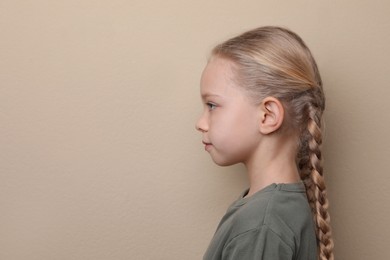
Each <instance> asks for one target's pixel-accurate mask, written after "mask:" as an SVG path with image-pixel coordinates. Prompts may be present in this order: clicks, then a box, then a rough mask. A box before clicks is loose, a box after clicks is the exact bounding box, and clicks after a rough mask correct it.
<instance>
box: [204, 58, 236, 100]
mask: <svg viewBox="0 0 390 260" xmlns="http://www.w3.org/2000/svg"><path fill="white" fill-rule="evenodd" d="M232 87H234V88H237V86H236V83H235V81H234V63H233V62H232V61H230V60H228V59H225V58H220V57H212V58H211V59H210V61H209V62H208V63H207V65H206V67H205V69H204V70H203V73H202V77H201V81H200V92H201V95H202V96H207V95H215V94H217V95H221V94H228V92H230V91H231V88H232Z"/></svg>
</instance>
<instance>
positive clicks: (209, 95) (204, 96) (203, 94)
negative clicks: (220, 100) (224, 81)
mask: <svg viewBox="0 0 390 260" xmlns="http://www.w3.org/2000/svg"><path fill="white" fill-rule="evenodd" d="M201 97H202V98H203V99H205V98H208V97H221V96H220V95H217V94H212V93H202V94H201Z"/></svg>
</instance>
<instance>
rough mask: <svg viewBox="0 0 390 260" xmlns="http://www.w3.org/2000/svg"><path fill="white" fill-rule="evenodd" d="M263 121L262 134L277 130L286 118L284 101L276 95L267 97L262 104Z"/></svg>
mask: <svg viewBox="0 0 390 260" xmlns="http://www.w3.org/2000/svg"><path fill="white" fill-rule="evenodd" d="M260 110H261V121H260V125H259V128H260V129H259V130H260V132H261V133H262V134H271V133H273V132H275V131H277V130H278V129H279V128H280V127H281V125H282V123H283V119H284V108H283V105H282V103H281V102H280V101H279V100H278V99H277V98H274V97H266V98H264V99H263V101H262V102H261V104H260Z"/></svg>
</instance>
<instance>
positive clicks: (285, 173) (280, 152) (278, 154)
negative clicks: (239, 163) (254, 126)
mask: <svg viewBox="0 0 390 260" xmlns="http://www.w3.org/2000/svg"><path fill="white" fill-rule="evenodd" d="M293 141H294V140H293ZM270 142H272V144H271V143H270ZM289 142H290V143H289ZM261 147H267V149H262V150H261V149H260V150H258V151H257V152H256V153H255V154H254V155H253V156H252V158H251V159H249V160H248V161H246V162H244V164H245V166H246V168H247V172H248V178H249V184H250V188H249V192H248V194H247V196H251V195H253V194H254V193H256V192H257V191H259V190H261V189H263V188H264V187H266V186H268V185H270V184H272V183H296V182H299V181H300V180H301V179H300V176H299V172H298V169H297V166H296V163H295V149H292V148H293V147H294V143H291V141H289V140H279V141H277V142H275V140H272V139H271V140H269V142H268V141H266V143H265V144H264V145H261ZM270 147H273V149H272V148H270Z"/></svg>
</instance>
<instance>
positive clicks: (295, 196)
mask: <svg viewBox="0 0 390 260" xmlns="http://www.w3.org/2000/svg"><path fill="white" fill-rule="evenodd" d="M232 228H233V229H232V234H233V236H232V237H231V239H234V238H235V237H237V238H238V237H240V236H242V235H244V234H246V235H256V234H257V235H259V236H264V235H266V236H267V237H275V238H278V239H279V240H281V241H283V243H285V244H286V245H288V246H289V247H291V248H294V247H295V246H296V244H297V242H298V243H299V241H300V240H301V238H300V236H301V234H302V231H304V230H305V229H308V230H307V231H308V232H313V233H314V228H313V222H312V216H311V210H310V207H309V205H308V202H307V199H306V192H305V188H304V186H303V184H272V185H270V186H269V187H267V188H266V189H265V190H263V191H261V192H259V193H258V194H254V195H252V197H249V198H248V200H247V201H245V204H244V205H242V206H241V207H240V209H239V210H237V211H236V214H235V216H234V218H233V219H232Z"/></svg>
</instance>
